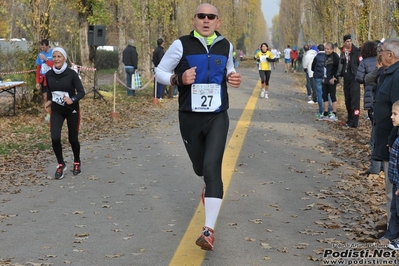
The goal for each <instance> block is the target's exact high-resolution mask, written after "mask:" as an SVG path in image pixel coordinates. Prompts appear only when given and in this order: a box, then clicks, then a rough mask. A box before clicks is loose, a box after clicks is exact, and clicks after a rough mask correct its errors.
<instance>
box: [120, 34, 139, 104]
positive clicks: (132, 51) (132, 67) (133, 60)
mask: <svg viewBox="0 0 399 266" xmlns="http://www.w3.org/2000/svg"><path fill="white" fill-rule="evenodd" d="M133 43H134V40H133V39H130V40H128V41H127V47H126V48H125V49H124V50H123V52H122V62H123V64H124V65H125V72H126V86H127V87H128V88H127V89H126V92H127V95H128V96H134V95H136V94H135V91H134V90H133V89H132V75H133V74H135V73H136V69H137V65H138V54H137V50H136V47H134V46H133Z"/></svg>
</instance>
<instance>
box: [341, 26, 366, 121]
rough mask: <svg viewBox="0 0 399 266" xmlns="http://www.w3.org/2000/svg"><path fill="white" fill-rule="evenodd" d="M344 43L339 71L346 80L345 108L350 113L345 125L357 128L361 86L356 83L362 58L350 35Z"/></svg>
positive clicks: (346, 36) (345, 37) (345, 38)
mask: <svg viewBox="0 0 399 266" xmlns="http://www.w3.org/2000/svg"><path fill="white" fill-rule="evenodd" d="M344 42H345V44H344V46H343V47H342V49H341V55H340V66H339V71H338V73H340V76H342V77H343V80H344V96H345V107H346V111H347V113H348V119H347V121H346V122H343V125H344V126H345V127H352V128H357V126H358V124H359V115H360V84H359V82H357V81H356V74H357V69H358V66H359V63H360V58H361V56H360V50H359V48H357V47H356V46H355V45H353V43H352V36H351V35H350V34H347V35H345V36H344Z"/></svg>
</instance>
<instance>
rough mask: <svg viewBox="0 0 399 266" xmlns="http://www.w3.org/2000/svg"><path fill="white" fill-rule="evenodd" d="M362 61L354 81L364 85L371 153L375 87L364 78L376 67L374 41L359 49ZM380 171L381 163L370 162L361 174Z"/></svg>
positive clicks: (364, 44) (364, 101) (375, 46)
mask: <svg viewBox="0 0 399 266" xmlns="http://www.w3.org/2000/svg"><path fill="white" fill-rule="evenodd" d="M360 51H361V55H362V58H363V60H362V61H361V62H360V64H359V68H358V69H357V74H356V80H357V81H358V82H359V83H360V84H364V99H363V107H364V109H365V110H367V113H368V117H369V119H370V122H371V134H370V135H371V136H370V149H371V152H372V151H373V147H374V134H373V132H374V129H373V124H374V123H373V115H374V114H373V105H374V92H373V88H374V86H375V85H376V82H375V81H374V80H371V81H370V82H366V81H365V77H366V75H367V74H368V73H371V72H373V70H374V69H375V67H376V65H377V43H376V42H375V41H367V42H365V43H363V45H362V48H361V49H360ZM380 170H381V162H380V161H373V160H371V164H370V167H369V169H368V170H367V171H366V172H364V173H362V174H364V175H368V174H379V173H380Z"/></svg>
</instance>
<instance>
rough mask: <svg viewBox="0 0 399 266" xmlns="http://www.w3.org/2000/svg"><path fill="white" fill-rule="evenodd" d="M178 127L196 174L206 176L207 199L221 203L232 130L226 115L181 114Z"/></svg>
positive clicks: (225, 113)
mask: <svg viewBox="0 0 399 266" xmlns="http://www.w3.org/2000/svg"><path fill="white" fill-rule="evenodd" d="M179 123H180V133H181V136H182V138H183V142H184V145H185V147H186V150H187V153H188V156H189V157H190V160H191V163H192V164H193V169H194V172H195V173H196V174H197V175H198V176H204V181H205V184H206V190H205V197H210V198H220V199H222V198H223V183H222V160H223V153H224V149H225V145H226V139H227V132H228V129H229V116H228V114H227V111H222V112H220V113H195V112H192V113H191V112H179Z"/></svg>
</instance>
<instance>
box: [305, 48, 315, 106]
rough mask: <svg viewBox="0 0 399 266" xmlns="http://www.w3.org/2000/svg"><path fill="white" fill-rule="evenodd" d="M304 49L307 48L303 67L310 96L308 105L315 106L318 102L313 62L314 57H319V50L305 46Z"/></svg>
mask: <svg viewBox="0 0 399 266" xmlns="http://www.w3.org/2000/svg"><path fill="white" fill-rule="evenodd" d="M304 47H306V49H307V50H306V49H305V48H304V50H305V55H304V56H303V59H302V65H303V69H304V71H305V73H306V90H307V96H308V103H310V104H314V103H315V102H317V97H316V90H315V87H314V80H313V70H312V62H313V59H314V57H315V56H316V55H317V48H316V46H314V45H312V46H311V47H309V46H308V45H305V46H304Z"/></svg>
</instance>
